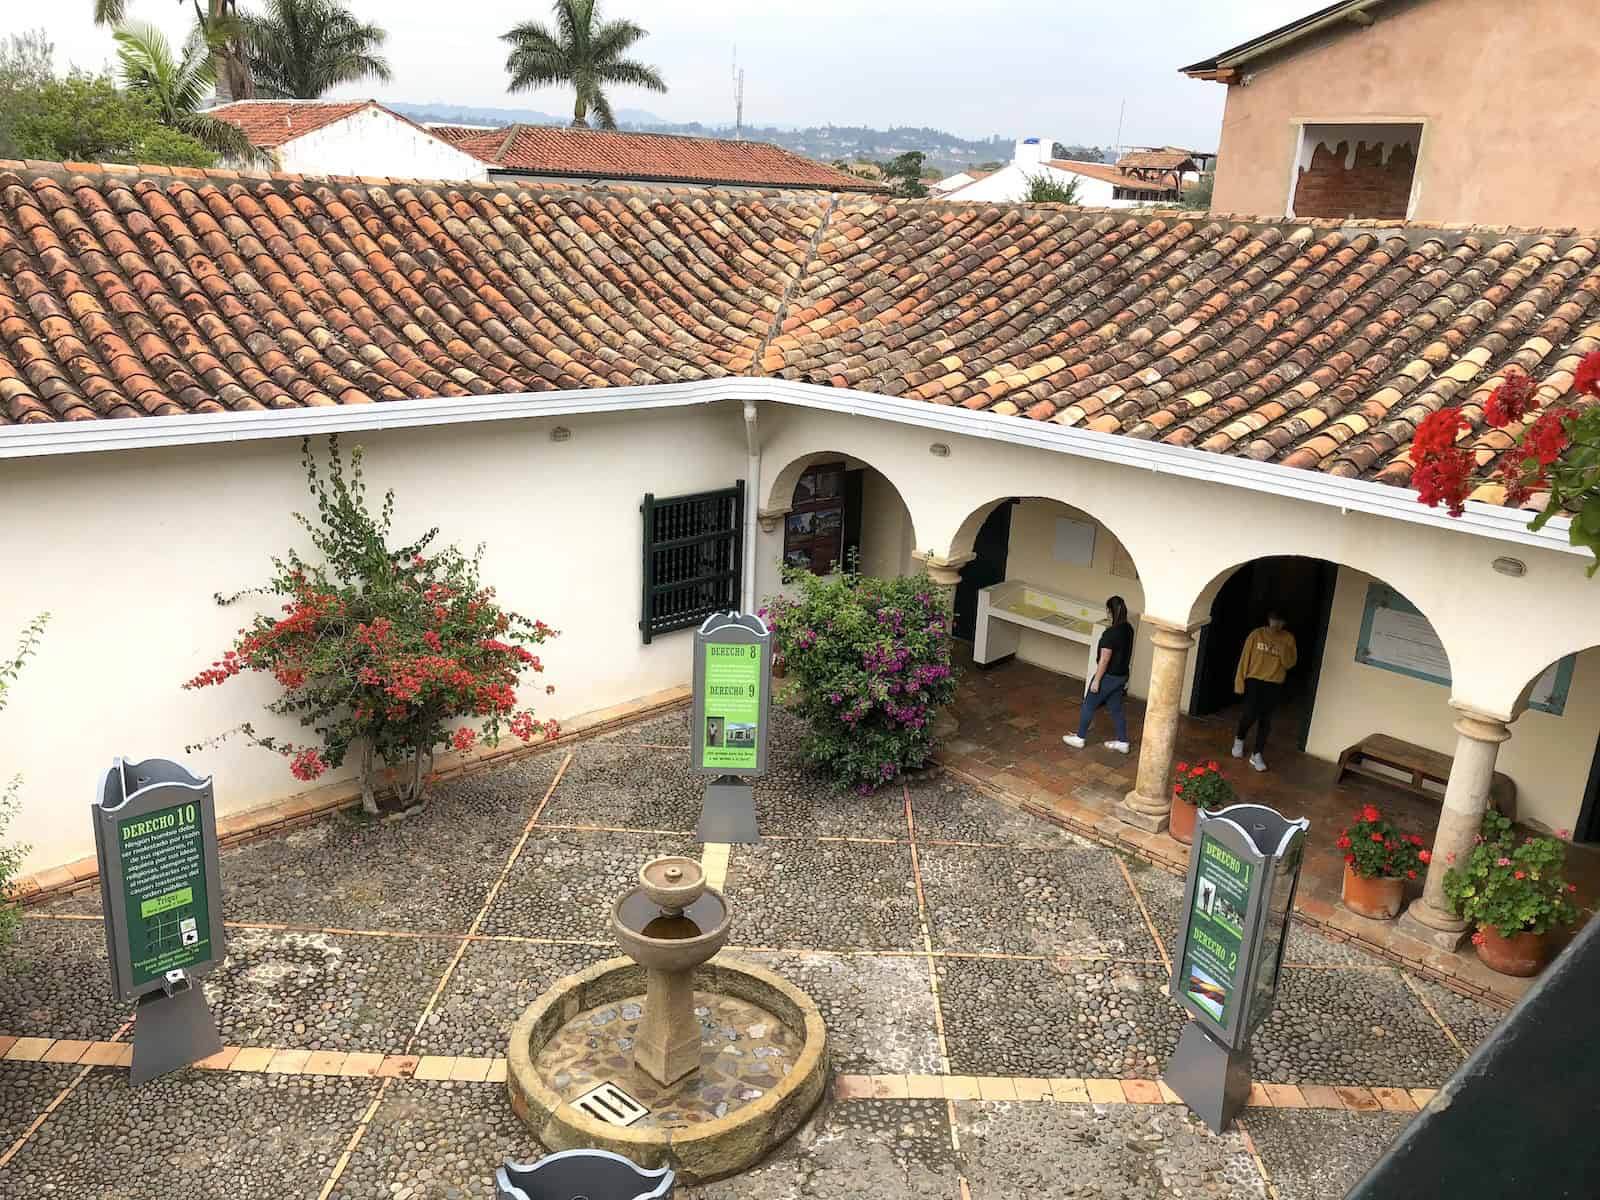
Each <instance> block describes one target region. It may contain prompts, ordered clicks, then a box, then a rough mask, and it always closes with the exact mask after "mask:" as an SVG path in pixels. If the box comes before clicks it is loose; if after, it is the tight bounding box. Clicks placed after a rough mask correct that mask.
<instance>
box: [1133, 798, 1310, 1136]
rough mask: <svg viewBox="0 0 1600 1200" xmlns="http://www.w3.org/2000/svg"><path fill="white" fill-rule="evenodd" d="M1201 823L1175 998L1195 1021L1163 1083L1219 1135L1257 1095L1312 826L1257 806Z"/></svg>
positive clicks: (1204, 817) (1206, 816)
mask: <svg viewBox="0 0 1600 1200" xmlns="http://www.w3.org/2000/svg"><path fill="white" fill-rule="evenodd" d="M1197 815H1198V817H1199V820H1198V822H1197V824H1196V826H1195V834H1194V842H1193V844H1192V845H1191V847H1190V850H1189V877H1188V882H1187V884H1186V886H1185V890H1184V896H1185V901H1186V902H1185V905H1184V913H1185V919H1184V925H1183V932H1182V935H1181V938H1180V941H1179V943H1178V952H1177V954H1176V955H1175V956H1174V958H1173V966H1172V984H1171V988H1170V990H1171V994H1172V996H1173V998H1174V999H1176V1000H1177V1001H1178V1003H1179V1004H1181V1005H1182V1006H1183V1007H1184V1008H1185V1009H1187V1010H1188V1011H1189V1013H1190V1014H1191V1015H1192V1016H1193V1017H1194V1020H1192V1021H1189V1022H1187V1023H1186V1024H1185V1026H1184V1030H1183V1033H1182V1035H1181V1036H1180V1037H1179V1039H1178V1048H1177V1050H1176V1052H1174V1054H1173V1056H1172V1058H1171V1060H1170V1061H1169V1062H1168V1063H1167V1069H1166V1070H1165V1071H1164V1072H1163V1073H1162V1076H1161V1077H1162V1079H1163V1080H1164V1081H1165V1083H1166V1085H1167V1086H1168V1087H1170V1088H1171V1089H1172V1090H1173V1091H1174V1092H1176V1093H1177V1094H1178V1096H1179V1098H1180V1099H1182V1100H1183V1102H1184V1103H1185V1104H1187V1105H1188V1106H1189V1108H1190V1110H1191V1111H1192V1112H1193V1113H1194V1114H1195V1115H1196V1116H1198V1117H1199V1118H1200V1119H1201V1120H1203V1121H1204V1122H1205V1123H1206V1124H1207V1125H1208V1126H1209V1127H1210V1129H1211V1131H1212V1132H1213V1133H1221V1132H1222V1131H1223V1130H1224V1129H1225V1128H1226V1127H1227V1126H1228V1125H1229V1123H1231V1122H1232V1121H1233V1119H1234V1117H1236V1116H1237V1115H1238V1114H1239V1110H1240V1109H1241V1108H1243V1107H1244V1103H1245V1100H1246V1099H1247V1098H1248V1097H1249V1095H1250V1035H1251V1034H1252V1033H1253V1032H1254V1031H1255V1029H1256V1027H1257V1026H1259V1025H1260V1024H1261V1022H1262V1021H1264V1020H1266V1018H1267V1015H1268V1014H1269V1013H1270V1012H1271V1011H1272V1006H1273V1002H1274V1001H1275V999H1276V998H1277V991H1278V980H1279V976H1280V974H1281V972H1282V968H1283V954H1284V947H1285V945H1286V944H1287V942H1288V934H1289V921H1290V919H1291V918H1292V916H1293V913H1294V896H1295V892H1296V890H1297V889H1298V887H1299V884H1300V865H1301V863H1302V862H1303V860H1304V857H1305V853H1304V852H1305V836H1306V831H1307V830H1308V829H1310V828H1311V823H1310V822H1309V821H1307V820H1305V819H1304V818H1303V817H1302V818H1300V819H1298V820H1294V821H1290V820H1288V819H1287V818H1285V817H1284V816H1283V815H1282V814H1280V813H1277V812H1274V811H1273V810H1272V809H1270V808H1266V807H1263V806H1262V805H1258V804H1235V805H1232V806H1231V807H1229V808H1225V809H1223V810H1222V811H1220V812H1217V813H1207V812H1204V811H1201V812H1200V813H1198V814H1197Z"/></svg>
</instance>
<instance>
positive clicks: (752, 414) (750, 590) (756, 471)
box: [743, 400, 761, 613]
mask: <svg viewBox="0 0 1600 1200" xmlns="http://www.w3.org/2000/svg"><path fill="white" fill-rule="evenodd" d="M744 443H745V450H746V452H747V453H748V454H749V456H750V461H749V463H748V464H747V465H746V467H745V488H744V509H745V511H744V597H743V600H744V611H745V612H747V613H753V612H755V610H756V537H757V536H758V535H759V534H760V532H761V527H760V525H759V523H758V522H757V521H756V513H757V512H758V511H759V510H760V508H761V431H760V429H759V427H758V425H757V422H756V402H755V401H754V400H746V401H745V402H744Z"/></svg>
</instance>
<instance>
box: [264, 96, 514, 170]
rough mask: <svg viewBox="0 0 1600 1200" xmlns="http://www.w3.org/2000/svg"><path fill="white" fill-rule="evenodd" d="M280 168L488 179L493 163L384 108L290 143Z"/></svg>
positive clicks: (279, 158)
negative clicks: (490, 163) (425, 130)
mask: <svg viewBox="0 0 1600 1200" xmlns="http://www.w3.org/2000/svg"><path fill="white" fill-rule="evenodd" d="M274 157H275V158H276V159H277V162H278V170H280V171H293V172H298V173H300V174H304V175H376V176H384V177H387V178H391V179H487V178H488V177H489V169H488V167H487V165H485V164H484V163H481V162H479V161H478V160H477V159H475V158H473V157H472V155H470V154H467V153H465V152H464V151H461V150H458V149H456V147H454V146H452V145H450V144H449V143H448V142H445V141H443V140H441V139H439V138H436V137H434V136H433V135H432V134H429V133H424V132H423V131H422V130H421V129H418V128H417V127H416V126H415V125H412V124H411V123H409V122H407V121H402V120H401V119H400V118H399V117H396V116H395V115H394V114H393V113H390V112H386V111H384V110H383V109H381V108H364V109H361V110H360V111H358V112H354V113H351V114H350V115H349V116H348V117H345V118H344V119H343V120H339V121H334V122H332V123H331V124H328V125H324V126H322V128H320V129H313V130H312V131H311V132H310V133H307V134H303V135H302V136H300V137H297V138H293V139H291V140H290V141H287V142H285V143H284V144H283V145H282V146H280V147H279V148H278V150H277V151H276V152H275V155H274Z"/></svg>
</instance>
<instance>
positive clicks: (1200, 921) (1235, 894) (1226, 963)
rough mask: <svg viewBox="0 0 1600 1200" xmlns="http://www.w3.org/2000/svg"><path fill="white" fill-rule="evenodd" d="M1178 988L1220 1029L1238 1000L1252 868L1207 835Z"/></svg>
mask: <svg viewBox="0 0 1600 1200" xmlns="http://www.w3.org/2000/svg"><path fill="white" fill-rule="evenodd" d="M1198 857H1199V866H1198V868H1197V870H1196V875H1195V886H1194V902H1193V904H1192V905H1191V907H1190V909H1189V928H1188V937H1187V938H1186V939H1185V946H1184V956H1183V963H1182V968H1183V969H1182V971H1181V972H1180V980H1179V987H1180V988H1181V989H1182V991H1183V994H1184V995H1185V996H1187V997H1188V998H1189V999H1190V1000H1192V1001H1193V1002H1194V1003H1195V1004H1196V1005H1197V1006H1198V1007H1199V1008H1200V1009H1201V1010H1202V1011H1203V1012H1205V1013H1206V1014H1208V1015H1209V1016H1210V1017H1211V1019H1212V1020H1214V1021H1215V1022H1216V1023H1217V1024H1218V1025H1219V1026H1227V1025H1228V1024H1229V1022H1230V1018H1231V1017H1232V1014H1233V1006H1234V1005H1235V1003H1236V1002H1237V1000H1238V999H1239V997H1238V995H1237V991H1238V987H1239V975H1240V970H1239V965H1240V964H1239V959H1240V951H1241V948H1242V944H1243V942H1244V929H1245V916H1246V914H1247V913H1248V912H1249V910H1250V880H1251V876H1252V874H1253V873H1254V870H1255V867H1254V866H1253V864H1251V863H1248V862H1245V861H1244V860H1243V859H1242V858H1240V857H1239V856H1238V855H1237V854H1235V853H1234V852H1233V851H1232V850H1229V849H1228V848H1227V847H1226V846H1224V845H1223V844H1222V843H1221V842H1219V841H1217V840H1216V839H1215V838H1213V837H1211V836H1209V835H1207V834H1202V835H1201V840H1200V848H1199V856H1198Z"/></svg>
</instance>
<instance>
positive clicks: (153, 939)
mask: <svg viewBox="0 0 1600 1200" xmlns="http://www.w3.org/2000/svg"><path fill="white" fill-rule="evenodd" d="M94 816H95V821H94V831H95V850H96V853H97V855H98V857H99V865H100V897H101V906H102V909H103V911H104V914H105V923H106V949H107V953H108V956H109V958H110V960H111V984H112V988H113V990H114V991H115V992H116V995H117V998H118V999H119V1000H124V1001H126V1000H132V999H134V998H135V997H138V996H141V995H143V994H145V993H147V992H154V991H159V990H161V988H162V986H163V984H164V982H165V980H166V976H167V973H168V972H170V971H177V970H182V971H185V972H187V973H188V974H190V975H197V974H201V973H203V972H204V971H206V970H208V969H210V968H211V967H212V966H215V965H216V964H217V963H219V962H221V961H222V959H223V957H224V956H225V955H226V953H227V950H226V947H225V945H224V940H223V929H222V913H221V905H220V904H219V903H218V900H219V899H220V884H219V874H218V865H217V825H216V811H215V803H214V799H213V793H212V786H211V780H209V779H206V780H201V779H197V778H196V777H195V776H193V775H190V774H189V772H187V771H185V770H184V769H183V768H182V767H181V766H179V765H178V764H177V763H173V762H168V761H166V760H164V759H149V760H147V761H145V762H140V763H129V762H126V761H124V760H123V759H120V758H119V759H117V760H116V763H115V765H114V766H113V767H112V768H111V769H110V770H109V771H107V772H106V777H105V781H104V783H103V785H102V787H101V791H100V796H99V798H98V799H97V800H96V802H95V805H94Z"/></svg>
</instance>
